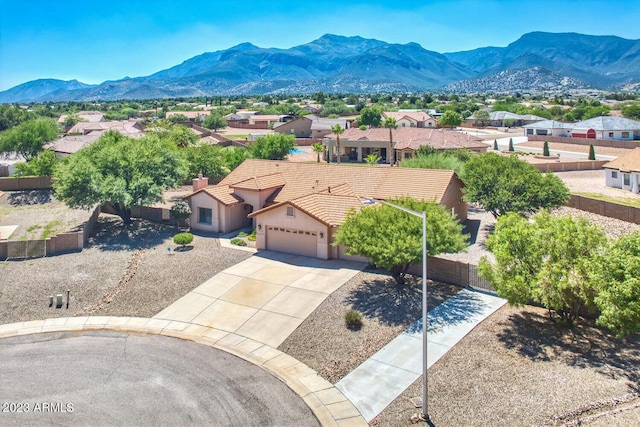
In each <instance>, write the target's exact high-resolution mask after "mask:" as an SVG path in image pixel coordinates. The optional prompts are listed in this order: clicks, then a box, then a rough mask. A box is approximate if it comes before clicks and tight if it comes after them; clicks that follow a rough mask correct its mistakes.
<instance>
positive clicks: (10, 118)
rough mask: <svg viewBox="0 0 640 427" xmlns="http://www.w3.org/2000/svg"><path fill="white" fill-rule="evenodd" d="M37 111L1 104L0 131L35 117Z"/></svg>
mask: <svg viewBox="0 0 640 427" xmlns="http://www.w3.org/2000/svg"><path fill="white" fill-rule="evenodd" d="M35 118H36V115H35V113H33V112H31V111H27V110H24V109H22V108H20V107H16V106H14V105H7V104H0V132H1V131H4V130H7V129H10V128H12V127H14V126H17V125H19V124H20V123H22V122H26V121H27V120H31V119H35Z"/></svg>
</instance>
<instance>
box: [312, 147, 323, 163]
mask: <svg viewBox="0 0 640 427" xmlns="http://www.w3.org/2000/svg"><path fill="white" fill-rule="evenodd" d="M311 149H312V150H313V152H314V153H316V162H317V163H320V154H321V153H324V144H322V143H320V142H316V143H315V144H313V145H312V146H311Z"/></svg>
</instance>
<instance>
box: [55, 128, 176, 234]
mask: <svg viewBox="0 0 640 427" xmlns="http://www.w3.org/2000/svg"><path fill="white" fill-rule="evenodd" d="M185 174H186V170H185V166H184V160H183V158H182V156H181V153H180V152H179V151H178V149H177V148H176V146H175V145H174V144H173V143H171V142H170V141H167V140H162V139H159V138H157V137H155V136H146V137H143V138H140V139H133V138H128V137H125V136H122V135H121V134H119V133H117V132H114V131H109V132H107V133H105V134H104V135H103V136H102V137H100V139H99V140H98V141H96V142H94V143H93V144H91V145H90V146H88V147H85V148H83V149H82V150H80V151H78V152H77V153H75V154H73V155H71V156H69V157H67V158H65V159H64V161H63V162H62V163H61V164H60V165H58V167H56V169H55V171H54V174H53V188H54V190H55V191H56V197H58V198H59V199H60V200H62V201H64V202H65V203H66V204H67V205H68V206H70V207H72V208H81V209H90V208H92V207H93V206H94V205H95V204H96V203H99V204H101V205H110V206H111V207H112V208H113V210H114V211H115V212H116V214H117V215H118V216H120V218H122V220H123V222H124V223H125V224H130V223H131V208H132V207H133V206H149V205H151V204H153V203H157V202H160V201H162V192H163V191H164V190H166V189H167V188H170V187H173V186H175V185H176V184H178V183H179V182H180V180H181V179H183V178H184V177H185Z"/></svg>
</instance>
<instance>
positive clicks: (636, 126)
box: [523, 116, 640, 140]
mask: <svg viewBox="0 0 640 427" xmlns="http://www.w3.org/2000/svg"><path fill="white" fill-rule="evenodd" d="M523 129H524V134H525V136H529V135H545V136H546V135H549V136H559V137H565V138H589V139H609V140H635V139H640V122H638V121H636V120H630V119H625V118H624V117H614V116H600V117H594V118H593V119H588V120H583V121H581V122H577V123H563V122H558V121H555V120H544V121H542V122H537V123H532V124H530V125H526V126H523Z"/></svg>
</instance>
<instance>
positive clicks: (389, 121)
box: [383, 117, 398, 166]
mask: <svg viewBox="0 0 640 427" xmlns="http://www.w3.org/2000/svg"><path fill="white" fill-rule="evenodd" d="M383 124H384V127H385V128H387V129H389V146H388V147H387V160H388V161H389V164H390V165H391V166H393V165H394V164H395V156H394V149H393V130H394V129H396V128H397V127H398V123H396V119H394V118H393V117H387V118H386V119H385V121H384V123H383Z"/></svg>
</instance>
